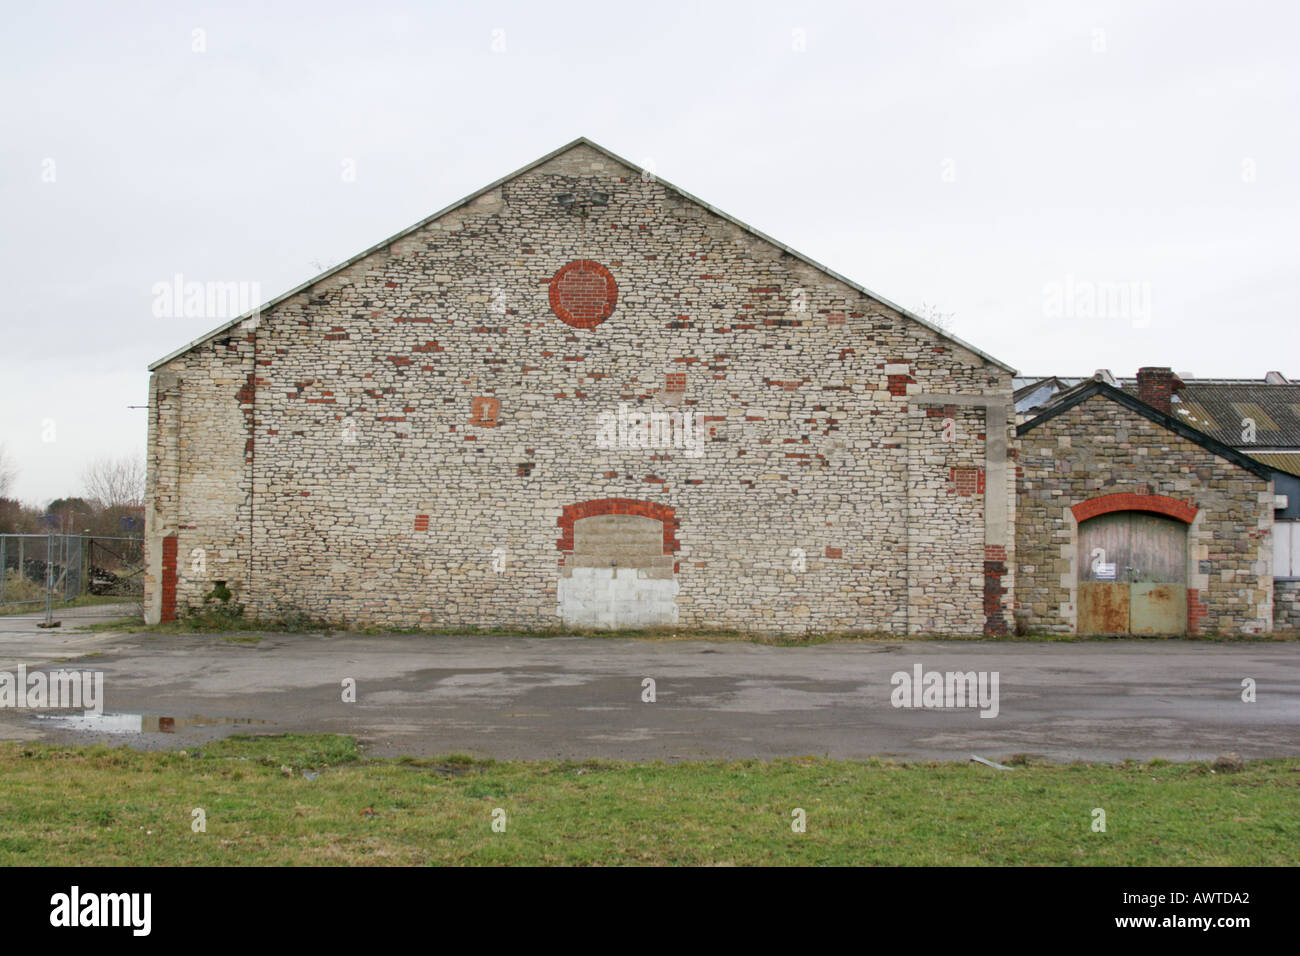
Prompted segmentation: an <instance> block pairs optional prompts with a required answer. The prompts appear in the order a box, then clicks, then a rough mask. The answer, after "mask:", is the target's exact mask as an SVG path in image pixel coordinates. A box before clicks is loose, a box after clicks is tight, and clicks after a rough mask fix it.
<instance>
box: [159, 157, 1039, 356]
mask: <svg viewBox="0 0 1300 956" xmlns="http://www.w3.org/2000/svg"><path fill="white" fill-rule="evenodd" d="M578 146H587V147H590V148H591V149H594V150H595V151H596V152H598V153H600V154H602V155H604V156H606V157H607V158H609V159H612V160H613V161H614V162H616V163H621V164H622V165H624V166H626V167H627V168H628V169H631V170H633V171H634V172H636V173H638V174H642V173H646V172H647V171H646V170H644V169H642V168H641V167H640V166H638V165H636V164H635V163H633V162H631V161H629V160H626V159H624V158H623V157H622V156H618V155H616V154H615V153H612V152H610V151H609V150H607V149H605V147H603V146H600V145H598V144H596V143H593V142H592V141H591V140H589V139H587V138H586V137H585V136H579V137H578V138H577V139H575V140H574V141H573V142H571V143H567V144H565V145H564V146H561V147H560V148H559V149H557V150H554V151H553V152H550V153H547V154H546V155H545V156H543V157H541V158H540V159H536V160H534V161H533V162H531V163H529V164H528V165H527V166H524V167H522V168H520V169H516V170H515V171H514V172H513V173H510V174H508V175H506V176H502V177H501V178H500V179H498V180H496V181H495V182H492V183H489V184H488V185H486V186H484V187H483V188H482V189H480V190H478V191H477V192H474V193H471V194H470V195H468V196H466V197H465V198H464V199H459V200H457V201H456V202H454V203H452V204H451V205H450V206H447V207H445V208H443V209H440V210H438V212H435V213H434V214H433V215H432V216H428V217H426V218H424V219H421V220H420V221H419V222H417V223H416V224H415V225H413V226H410V227H408V228H406V229H403V230H402V231H401V232H399V233H397V234H396V235H393V236H389V237H388V238H387V239H384V240H382V241H380V242H377V243H375V244H374V245H373V246H371V247H370V248H368V249H366V250H364V251H363V252H359V253H357V254H356V255H355V256H353V257H352V258H351V259H347V260H345V261H344V262H340V263H339V264H338V265H336V266H333V267H332V268H330V269H327V270H325V271H324V272H322V273H321V274H320V275H318V276H316V277H315V278H313V279H308V280H307V281H306V282H304V283H302V284H301V285H298V286H295V287H294V288H292V289H290V290H289V291H288V292H285V293H283V294H281V295H278V296H276V297H275V298H274V299H271V300H270V301H269V302H267V303H265V304H263V305H261V306H259V307H257V308H255V309H253V310H251V311H249V312H245V313H244V314H243V315H240V316H237V317H235V318H233V319H231V320H230V321H229V322H226V323H224V324H222V325H220V326H219V327H217V328H215V329H213V330H212V331H211V332H208V333H207V334H205V335H201V336H199V337H198V338H197V339H195V340H194V341H192V342H190V343H189V344H188V345H183V346H181V347H180V348H179V349H177V350H176V351H174V352H171V353H170V354H168V355H166V356H164V357H163V358H160V359H159V360H158V361H156V362H154V363H153V364H152V365H150V366H149V371H151V372H152V371H153V370H155V369H157V368H159V367H160V366H163V365H166V364H167V363H168V362H170V361H172V360H173V359H175V358H178V357H179V356H181V355H184V354H185V353H186V352H188V351H190V350H191V349H194V348H197V347H198V346H200V345H202V344H203V343H205V342H207V341H209V340H211V339H214V338H216V337H217V336H218V335H221V334H222V333H223V332H226V331H227V330H229V329H232V328H234V327H235V326H237V325H239V324H240V323H242V322H246V321H248V320H249V319H251V318H253V317H254V316H257V315H260V314H261V313H262V312H264V311H266V310H267V309H270V308H273V307H275V306H277V305H279V304H280V303H281V302H283V301H285V300H286V299H289V298H291V297H293V296H295V295H297V294H298V293H300V292H303V291H306V290H307V289H309V288H311V287H312V286H313V285H315V284H316V283H318V282H320V281H322V280H324V279H328V278H329V277H330V276H332V275H334V274H335V273H337V272H341V271H343V270H344V269H346V268H348V267H349V266H351V265H354V264H355V263H357V262H360V261H361V260H362V259H364V258H366V257H367V256H370V255H374V254H375V253H376V252H380V251H382V250H383V249H385V248H386V247H388V246H390V245H392V244H393V243H394V242H397V241H398V240H400V239H404V238H405V237H406V236H409V235H410V234H411V233H413V232H415V231H416V230H419V229H422V228H424V227H425V226H427V225H429V223H431V222H434V221H435V220H437V219H440V218H441V217H443V216H445V215H447V213H449V212H452V211H454V210H456V209H459V208H460V207H461V206H464V205H466V204H467V203H471V202H473V201H474V200H475V199H478V198H479V197H480V196H482V195H484V194H486V193H489V192H491V191H492V190H494V189H496V188H497V187H498V186H501V185H502V184H504V183H507V182H509V181H510V180H512V179H515V178H517V177H519V176H522V175H524V174H525V173H527V172H530V171H532V170H533V169H536V168H537V167H538V166H541V165H543V164H544V163H548V162H550V161H551V160H552V159H554V158H555V157H557V156H559V155H561V154H563V153H567V152H568V151H569V150H571V149H575V148H576V147H578ZM655 180H656V181H657V182H659V183H660V184H662V185H663V186H664V187H665V188H667V189H671V190H672V191H673V192H675V193H677V194H678V195H679V196H681V197H682V198H683V199H686V200H689V201H690V202H693V203H695V204H696V205H698V206H702V207H704V208H705V209H707V210H708V211H709V212H711V213H713V214H714V215H715V216H720V217H721V218H723V219H725V220H727V221H728V222H730V223H732V224H733V225H736V226H738V227H740V228H741V229H743V230H744V231H746V232H748V233H749V234H751V235H753V236H757V237H758V238H759V239H762V240H763V241H764V242H767V243H770V244H771V245H773V246H776V247H777V248H778V249H780V250H781V251H782V252H785V253H788V254H789V255H791V256H793V257H794V258H796V259H798V260H799V261H801V262H803V263H806V264H807V265H810V266H812V267H813V268H814V269H817V270H818V271H819V272H821V273H823V274H825V275H827V276H829V277H830V278H832V279H835V280H836V281H837V282H842V283H844V284H845V285H847V286H848V287H849V288H851V289H853V290H854V291H856V292H860V293H861V294H862V295H865V296H868V297H869V298H872V299H875V300H876V301H877V302H879V303H880V304H881V305H884V306H886V307H888V308H890V309H893V310H894V311H895V312H898V313H900V314H901V315H904V316H906V317H907V318H909V319H911V320H912V321H913V322H919V323H920V324H921V325H923V326H925V327H926V328H927V329H929V330H930V331H931V332H934V333H935V334H937V335H939V336H941V337H942V338H945V339H947V340H948V341H950V342H953V343H955V344H957V345H960V346H961V347H962V348H964V349H966V350H967V351H969V352H973V353H975V354H976V355H978V356H979V357H980V358H982V359H984V360H985V361H986V362H990V363H991V364H993V365H996V366H998V367H999V368H1002V369H1005V370H1006V371H1008V372H1011V373H1013V374H1014V373H1015V369H1013V368H1012V367H1011V366H1010V365H1007V364H1006V363H1005V362H1001V361H999V360H998V359H995V358H994V357H993V356H991V355H989V354H988V353H987V352H985V351H983V350H981V349H978V348H976V347H975V346H973V345H971V344H970V343H969V342H966V341H964V340H962V339H959V338H958V337H957V336H955V335H953V334H951V333H949V332H945V331H944V330H943V329H941V328H939V327H938V326H936V325H935V324H934V323H933V322H930V321H929V320H928V319H925V318H922V317H921V316H919V315H917V314H916V313H915V312H913V311H912V310H911V309H906V308H904V307H903V306H901V305H898V304H897V303H895V302H891V301H890V300H889V299H886V298H885V297H884V296H882V295H877V294H876V293H875V292H872V291H871V290H870V289H868V288H866V287H865V286H861V285H858V283H856V282H854V281H852V280H851V279H846V278H845V277H844V276H842V275H840V274H839V273H838V272H835V271H834V270H833V269H830V268H828V267H827V266H824V265H822V264H821V263H820V262H817V261H816V260H815V259H811V258H809V257H808V256H805V255H804V254H803V253H801V252H798V251H796V250H794V249H791V248H790V247H789V246H787V245H785V243H782V242H778V241H777V240H775V239H773V238H772V237H771V236H769V235H767V234H766V233H763V232H760V231H759V230H757V229H755V228H754V227H753V226H751V225H749V224H748V223H745V222H742V221H741V220H739V219H737V218H736V217H735V216H730V215H728V214H727V213H725V212H723V211H722V210H721V209H718V208H716V207H714V206H711V205H709V204H708V203H706V202H704V201H703V200H702V199H697V198H696V197H695V196H692V195H691V194H690V193H688V192H687V191H686V190H684V189H680V188H679V187H677V186H674V185H673V184H672V183H670V182H667V181H666V180H664V179H663V178H662V177H660V176H658V175H657V174H656V175H655Z"/></svg>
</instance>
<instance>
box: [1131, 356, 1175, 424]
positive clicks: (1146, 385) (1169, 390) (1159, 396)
mask: <svg viewBox="0 0 1300 956" xmlns="http://www.w3.org/2000/svg"><path fill="white" fill-rule="evenodd" d="M1182 387H1183V383H1182V382H1181V381H1180V380H1179V378H1178V376H1177V375H1175V374H1174V370H1173V369H1171V368H1162V367H1155V366H1147V367H1146V368H1140V369H1138V398H1140V399H1141V400H1142V401H1144V402H1146V403H1147V404H1148V405H1150V406H1151V407H1152V408H1158V409H1159V410H1160V411H1162V412H1164V413H1165V414H1166V415H1171V414H1173V411H1172V408H1171V401H1172V399H1173V396H1174V392H1176V391H1178V390H1179V389H1180V388H1182Z"/></svg>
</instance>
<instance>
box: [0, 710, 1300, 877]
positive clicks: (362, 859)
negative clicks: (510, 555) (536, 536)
mask: <svg viewBox="0 0 1300 956" xmlns="http://www.w3.org/2000/svg"><path fill="white" fill-rule="evenodd" d="M1017 763H1018V765H1017V767H1016V769H1014V770H1011V771H996V770H991V769H989V768H987V767H983V766H978V765H973V764H925V765H920V764H914V765H904V764H890V763H882V762H878V761H871V762H866V763H853V762H838V761H829V760H822V759H815V758H799V759H789V760H778V761H773V762H770V763H764V762H759V761H742V762H732V763H689V764H680V765H675V766H668V765H664V764H659V763H654V764H624V763H602V762H595V761H592V762H588V763H581V764H579V763H568V762H535V763H532V762H504V763H498V762H491V761H476V760H474V759H473V758H470V757H466V756H464V755H451V756H446V757H440V758H436V759H428V760H423V759H414V758H401V759H394V760H371V759H366V758H365V757H363V755H362V754H361V753H360V752H359V750H358V748H357V745H356V743H355V742H354V741H353V740H352V739H350V738H346V737H338V736H330V735H320V736H276V737H231V738H227V739H225V740H223V741H221V742H218V743H213V744H208V745H205V746H203V747H202V748H201V750H199V751H191V752H190V753H188V754H185V753H173V752H161V753H160V752H154V753H142V752H138V751H134V750H130V749H128V748H118V749H108V748H102V747H99V748H72V749H70V748H66V747H51V746H45V745H33V744H20V743H9V744H4V745H0V818H2V819H3V820H4V827H3V828H2V829H0V864H5V865H13V864H24V865H31V864H36V865H88V864H89V865H123V864H128V865H217V864H244V865H285V864H293V865H312V864H316V865H325V864H328V865H340V864H341V865H347V864H364V865H372V864H561V863H562V864H657V865H669V864H831V865H838V864H879V865H911V864H941V865H942V864H973V865H982V864H990V865H1016V864H1065V865H1071V864H1079V865H1115V866H1121V865H1123V866H1130V865H1158V866H1186V865H1244V866H1258V865H1269V866H1281V865H1294V864H1295V863H1296V862H1297V860H1298V859H1300V850H1298V849H1297V847H1300V761H1296V760H1282V761H1259V762H1253V763H1250V764H1248V765H1247V767H1246V769H1245V770H1243V771H1242V772H1240V773H1235V774H1214V773H1211V772H1210V769H1209V767H1208V766H1207V765H1204V764H1170V763H1167V762H1164V761H1153V762H1152V763H1149V764H1137V763H1126V764H1120V765H1114V766H1103V765H1084V764H1075V765H1068V766H1057V765H1039V764H1034V763H1028V764H1026V763H1022V762H1017ZM304 770H305V771H309V772H311V773H314V774H317V775H318V776H317V777H316V778H315V779H308V778H306V777H304V776H303V771H304ZM796 807H799V808H802V809H804V810H805V811H806V813H807V832H805V833H795V832H792V830H791V826H790V823H791V819H792V817H791V811H792V810H793V809H794V808H796ZM1097 807H1100V808H1102V809H1104V810H1105V811H1106V815H1107V820H1106V823H1107V832H1105V833H1094V832H1092V830H1091V823H1092V820H1093V809H1094V808H1097ZM195 808H202V809H203V810H204V812H205V814H206V824H207V830H206V832H203V833H195V832H192V830H191V821H192V819H193V816H192V811H193V810H194V809H195ZM497 808H500V809H502V810H504V811H505V814H506V831H505V832H504V833H494V832H493V831H492V828H491V823H492V813H493V810H495V809H497Z"/></svg>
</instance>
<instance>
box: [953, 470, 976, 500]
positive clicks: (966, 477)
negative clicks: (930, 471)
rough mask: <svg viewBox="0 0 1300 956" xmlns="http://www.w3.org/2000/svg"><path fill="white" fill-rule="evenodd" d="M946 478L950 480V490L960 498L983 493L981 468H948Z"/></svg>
mask: <svg viewBox="0 0 1300 956" xmlns="http://www.w3.org/2000/svg"><path fill="white" fill-rule="evenodd" d="M948 480H949V481H950V482H952V488H951V489H950V491H951V492H952V493H953V494H956V495H958V496H960V497H962V498H971V497H973V496H975V495H982V494H984V469H983V468H949V469H948Z"/></svg>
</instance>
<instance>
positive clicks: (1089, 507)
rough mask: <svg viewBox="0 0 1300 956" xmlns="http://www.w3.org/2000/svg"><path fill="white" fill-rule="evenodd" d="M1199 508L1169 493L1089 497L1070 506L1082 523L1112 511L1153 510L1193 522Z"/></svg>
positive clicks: (1075, 516)
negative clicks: (1171, 496)
mask: <svg viewBox="0 0 1300 956" xmlns="http://www.w3.org/2000/svg"><path fill="white" fill-rule="evenodd" d="M1197 510H1198V509H1197V508H1195V507H1194V506H1192V505H1189V504H1187V503H1186V502H1185V501H1179V500H1178V499H1177V498H1170V497H1169V496H1168V495H1135V494H1128V493H1124V494H1117V495H1102V496H1101V497H1099V498H1089V499H1088V500H1087V501H1080V502H1079V503H1078V504H1077V505H1074V506H1073V507H1072V508H1070V511H1071V512H1073V514H1074V520H1075V521H1077V522H1079V523H1080V524H1082V523H1083V522H1085V521H1087V520H1088V519H1089V518H1095V517H1097V515H1104V514H1109V513H1110V512H1112V511H1151V512H1154V513H1155V514H1159V515H1166V516H1168V517H1170V518H1177V519H1178V520H1179V521H1181V522H1183V523H1184V524H1191V523H1192V522H1193V521H1195V520H1196V512H1197Z"/></svg>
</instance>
